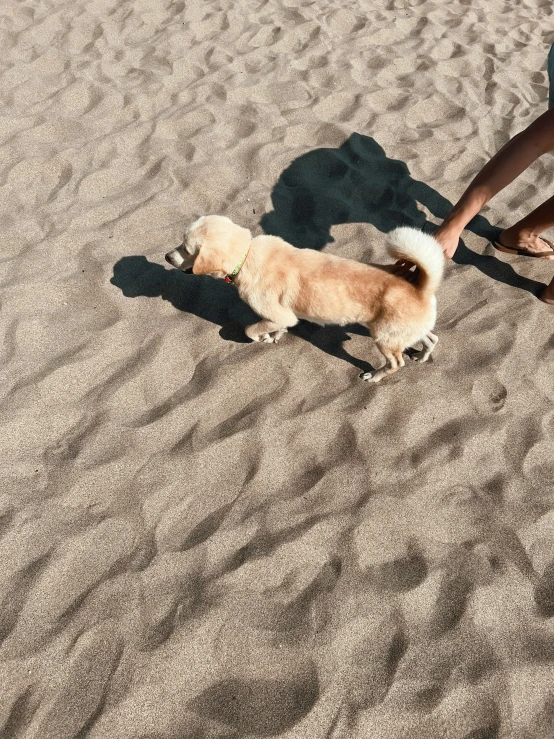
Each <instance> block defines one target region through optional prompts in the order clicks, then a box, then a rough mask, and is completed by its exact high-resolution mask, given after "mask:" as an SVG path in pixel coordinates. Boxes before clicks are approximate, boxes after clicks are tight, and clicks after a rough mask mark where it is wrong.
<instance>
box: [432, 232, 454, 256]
mask: <svg viewBox="0 0 554 739" xmlns="http://www.w3.org/2000/svg"><path fill="white" fill-rule="evenodd" d="M433 237H434V238H435V239H436V240H437V241H438V242H439V244H440V245H441V247H442V251H443V254H444V258H445V259H452V257H453V256H454V254H455V253H456V249H457V248H458V242H459V241H460V234H459V233H458V232H457V231H452V230H450V229H447V228H443V227H442V226H441V227H440V228H439V229H438V231H435V233H434V234H433Z"/></svg>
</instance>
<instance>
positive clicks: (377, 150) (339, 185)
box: [111, 133, 543, 372]
mask: <svg viewBox="0 0 554 739" xmlns="http://www.w3.org/2000/svg"><path fill="white" fill-rule="evenodd" d="M272 203H273V211H271V212H270V213H268V214H267V215H265V216H263V218H262V219H261V222H260V225H261V227H262V228H263V230H264V231H265V232H266V233H268V234H273V235H276V236H280V237H281V238H283V239H285V240H286V241H288V242H290V243H291V244H294V246H297V247H302V248H310V249H322V248H323V247H324V246H325V245H326V244H328V243H331V242H332V241H333V238H332V236H331V233H330V231H331V227H332V226H334V225H338V224H343V223H369V224H371V225H373V226H375V228H377V229H378V230H379V231H382V232H383V233H386V232H387V231H390V230H391V229H393V228H395V227H396V226H402V225H404V226H414V227H416V228H420V229H423V230H424V231H428V232H429V231H433V230H434V228H435V226H434V225H433V224H432V223H430V222H429V221H427V219H426V217H425V214H424V213H423V212H422V211H421V210H419V209H418V206H417V204H418V203H419V204H421V205H422V206H424V207H425V208H427V210H428V211H429V212H430V213H431V214H432V215H433V216H435V217H437V218H440V219H444V218H445V216H446V215H447V214H448V212H449V211H450V208H451V207H452V205H451V203H450V202H449V201H448V200H447V199H446V198H444V197H442V195H440V194H439V193H438V192H436V190H433V188H431V187H429V186H428V185H426V184H424V183H423V182H418V181H417V180H414V179H413V178H412V177H411V175H410V171H409V169H408V167H407V165H406V164H405V163H404V162H402V161H399V160H397V159H390V158H389V157H387V155H386V154H385V152H384V150H383V148H382V147H381V146H380V145H379V144H378V143H377V142H376V141H375V140H374V139H372V138H370V137H369V136H362V135H361V134H358V133H354V134H352V135H351V136H350V138H349V139H347V140H346V141H345V142H344V143H343V144H342V145H341V146H340V147H338V148H334V149H331V148H320V149H314V150H312V151H310V152H308V153H307V154H303V155H302V156H300V157H298V158H297V159H295V160H294V161H293V162H292V164H291V165H290V166H289V167H287V169H285V170H284V171H283V173H282V174H281V176H280V177H279V180H278V181H277V183H276V185H275V187H274V188H273V193H272ZM468 228H469V229H470V230H471V231H473V232H474V233H475V234H477V235H479V236H481V237H483V238H485V239H490V238H491V237H495V236H497V235H498V233H499V230H498V229H497V228H495V227H493V226H491V224H490V223H489V222H488V221H487V220H486V219H485V218H482V217H480V216H478V217H476V218H474V219H473V221H471V223H470V224H469V225H468ZM369 243H370V242H369V241H368V244H369ZM379 248H380V249H382V245H379ZM368 251H369V254H370V257H371V247H369V246H368ZM335 252H337V253H340V250H337V249H335ZM454 262H455V263H457V264H471V265H473V266H474V267H476V268H477V269H479V270H480V271H481V272H483V273H484V274H486V275H487V276H489V277H492V278H493V279H495V280H498V281H500V282H503V283H505V284H507V285H511V286H512V287H517V288H519V289H522V290H527V291H529V292H531V293H533V294H536V293H537V292H538V290H539V289H541V288H542V287H543V285H542V284H541V283H539V282H536V281H535V280H530V279H527V278H525V277H521V276H520V275H518V274H517V273H516V272H515V271H514V270H513V269H512V267H511V266H510V265H509V264H506V263H504V262H501V261H500V260H498V259H495V257H493V256H486V255H481V254H476V253H475V252H473V251H471V250H469V249H467V247H466V246H465V244H464V243H463V241H460V244H459V246H458V250H457V252H456V254H455V256H454ZM111 283H112V284H113V285H116V286H117V287H119V288H120V289H121V291H122V292H123V294H124V295H126V296H127V297H137V296H139V295H142V296H147V297H161V298H163V299H164V300H169V301H171V303H172V304H173V305H174V306H175V307H176V308H177V309H178V310H182V311H184V312H187V313H193V314H194V315H197V316H199V317H200V318H204V319H206V320H208V321H211V322H212V323H215V324H217V325H219V326H221V331H220V335H221V336H222V337H223V338H225V339H227V340H231V341H240V342H243V341H244V342H246V341H248V339H246V337H245V335H244V327H245V326H246V325H247V324H249V323H254V322H255V321H256V320H258V319H257V316H256V314H254V313H253V311H251V310H250V308H249V307H248V306H247V305H245V303H243V302H242V301H241V300H240V298H239V296H238V293H237V291H236V289H235V288H234V287H233V286H232V285H227V284H226V283H224V282H223V281H221V280H214V279H212V278H210V277H199V276H195V275H186V274H183V273H182V272H179V271H178V270H171V269H165V268H164V267H163V266H161V265H159V264H155V263H153V262H149V261H148V260H147V259H146V257H144V256H130V257H123V258H122V259H120V260H119V261H118V262H117V263H116V264H115V265H114V274H113V277H112V279H111ZM292 331H293V333H296V334H297V335H299V336H301V337H302V338H304V339H306V340H307V341H310V342H311V343H312V344H314V345H315V346H317V347H319V348H320V349H323V350H324V351H326V352H327V353H328V354H330V355H332V356H334V357H339V358H341V359H344V360H346V361H348V362H350V363H351V364H353V365H354V366H355V367H358V368H359V369H360V370H362V371H363V372H367V371H371V367H370V365H369V364H368V363H367V362H365V361H363V360H360V359H356V358H354V357H352V356H351V355H350V354H348V353H347V352H346V351H345V349H344V348H343V343H344V342H345V341H346V340H347V339H349V338H350V337H349V336H348V333H360V334H362V335H366V336H368V335H369V334H368V332H367V330H366V329H365V328H363V327H360V326H348V327H344V328H340V327H337V326H328V327H325V328H322V327H319V326H316V325H315V324H311V323H307V322H305V321H301V322H300V323H299V324H298V326H297V327H295V328H294V329H292ZM347 332H348V333H347Z"/></svg>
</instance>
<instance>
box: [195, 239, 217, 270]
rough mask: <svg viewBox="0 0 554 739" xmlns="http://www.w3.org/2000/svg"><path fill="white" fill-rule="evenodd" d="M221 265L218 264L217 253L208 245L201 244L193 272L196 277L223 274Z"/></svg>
mask: <svg viewBox="0 0 554 739" xmlns="http://www.w3.org/2000/svg"><path fill="white" fill-rule="evenodd" d="M221 271H222V267H221V264H219V263H218V259H217V253H214V252H213V250H212V249H210V247H209V246H207V245H202V244H200V245H199V247H198V253H197V256H196V259H195V260H194V264H193V266H192V272H193V274H195V275H209V274H212V273H213V272H221Z"/></svg>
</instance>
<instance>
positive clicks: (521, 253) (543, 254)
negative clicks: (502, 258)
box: [491, 236, 554, 259]
mask: <svg viewBox="0 0 554 739" xmlns="http://www.w3.org/2000/svg"><path fill="white" fill-rule="evenodd" d="M540 239H541V241H544V243H545V244H548V246H549V247H550V248H551V249H552V251H538V252H532V251H527V250H526V249H517V248H516V247H514V246H505V245H504V244H503V243H502V242H501V241H500V239H499V240H498V241H494V239H491V244H492V245H493V246H494V248H495V249H498V251H502V252H504V253H505V254H516V255H517V256H518V257H534V258H535V259H554V244H553V243H552V242H551V241H549V240H548V239H545V238H544V237H542V236H541V237H540Z"/></svg>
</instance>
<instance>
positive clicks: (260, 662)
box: [188, 623, 319, 736]
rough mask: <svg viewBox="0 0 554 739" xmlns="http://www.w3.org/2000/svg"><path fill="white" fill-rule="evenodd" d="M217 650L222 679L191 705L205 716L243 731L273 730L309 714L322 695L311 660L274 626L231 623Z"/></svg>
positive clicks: (269, 732) (272, 732) (269, 733)
mask: <svg viewBox="0 0 554 739" xmlns="http://www.w3.org/2000/svg"><path fill="white" fill-rule="evenodd" d="M217 651H218V654H219V659H220V663H221V667H222V679H221V680H220V681H218V682H216V683H215V684H213V685H212V686H210V687H209V688H207V689H206V690H204V691H203V692H202V693H201V694H200V695H199V696H198V697H197V698H195V699H194V700H193V701H192V702H191V703H190V704H189V706H188V708H189V710H191V711H193V712H194V713H196V714H198V715H200V716H201V717H202V718H204V719H208V720H212V721H217V722H220V723H223V724H226V725H227V726H230V727H232V729H233V731H234V732H238V733H239V734H240V735H243V734H257V735H260V736H273V735H275V734H278V733H280V732H282V731H285V730H286V729H288V728H290V727H291V726H293V725H294V724H296V723H297V722H298V721H300V719H302V718H303V717H304V716H306V714H307V713H308V712H309V711H310V710H311V709H312V707H313V705H314V704H315V702H316V701H317V699H318V697H319V681H318V676H317V671H316V668H315V665H314V663H313V662H312V660H311V659H310V658H309V657H307V656H306V655H303V654H302V653H301V652H300V651H299V650H296V649H294V648H292V647H287V646H286V645H285V644H284V643H283V642H282V640H277V639H276V638H275V636H274V635H273V634H272V633H271V632H267V631H262V630H259V631H258V630H256V629H245V628H244V627H242V625H241V624H240V623H229V624H227V626H226V627H225V628H224V629H223V631H222V633H221V634H220V637H219V645H218V650H217ZM233 735H234V734H233Z"/></svg>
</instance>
